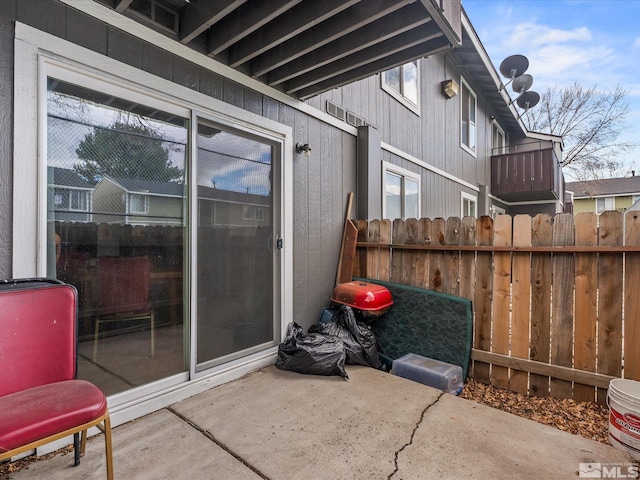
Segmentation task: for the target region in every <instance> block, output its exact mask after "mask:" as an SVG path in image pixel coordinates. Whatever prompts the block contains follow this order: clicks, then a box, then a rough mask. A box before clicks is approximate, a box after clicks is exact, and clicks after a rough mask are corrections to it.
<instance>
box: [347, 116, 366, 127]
mask: <svg viewBox="0 0 640 480" xmlns="http://www.w3.org/2000/svg"><path fill="white" fill-rule="evenodd" d="M347 123H348V124H349V125H353V126H354V127H359V126H361V125H366V123H367V122H365V121H364V118H362V117H359V116H357V115H356V114H355V113H353V112H347Z"/></svg>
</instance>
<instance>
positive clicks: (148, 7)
mask: <svg viewBox="0 0 640 480" xmlns="http://www.w3.org/2000/svg"><path fill="white" fill-rule="evenodd" d="M129 11H130V12H134V13H136V14H138V15H141V16H143V17H145V18H146V19H147V20H150V21H151V22H153V23H154V24H155V25H157V26H159V27H162V28H163V29H167V30H169V31H171V32H173V33H176V32H177V31H178V12H177V11H176V10H175V9H173V8H172V7H169V6H168V5H164V4H162V3H160V2H158V1H157V0H133V1H132V2H131V5H129Z"/></svg>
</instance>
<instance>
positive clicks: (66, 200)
mask: <svg viewBox="0 0 640 480" xmlns="http://www.w3.org/2000/svg"><path fill="white" fill-rule="evenodd" d="M53 198H54V205H55V208H56V210H69V211H76V212H88V211H89V192H87V191H85V190H73V189H67V188H55V189H54V197H53Z"/></svg>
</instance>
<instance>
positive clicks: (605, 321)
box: [597, 212, 624, 405]
mask: <svg viewBox="0 0 640 480" xmlns="http://www.w3.org/2000/svg"><path fill="white" fill-rule="evenodd" d="M623 221H624V217H623V216H622V214H621V213H620V212H604V213H603V214H602V215H600V218H599V223H600V227H599V232H598V243H599V245H600V246H609V247H611V246H620V245H622V244H623V240H624V239H623V233H622V232H623ZM622 268H623V254H622V253H600V254H599V255H598V290H599V297H598V346H597V355H598V360H597V371H598V373H603V374H606V375H612V376H614V377H621V376H622V355H621V352H622V285H623V284H622V278H623V269H622ZM606 401H607V390H606V389H604V388H598V403H600V404H602V405H604V404H605V403H606Z"/></svg>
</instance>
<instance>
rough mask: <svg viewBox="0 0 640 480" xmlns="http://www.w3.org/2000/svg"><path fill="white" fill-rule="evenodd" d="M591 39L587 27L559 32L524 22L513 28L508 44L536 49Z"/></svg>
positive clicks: (591, 36) (558, 30)
mask: <svg viewBox="0 0 640 480" xmlns="http://www.w3.org/2000/svg"><path fill="white" fill-rule="evenodd" d="M592 38H593V35H592V34H591V31H590V30H589V29H588V28H587V27H579V28H576V29H573V30H560V29H558V28H551V27H547V26H545V25H540V24H537V23H534V22H526V23H521V24H517V25H515V26H514V28H513V31H512V33H511V38H510V39H509V43H511V44H515V45H527V47H528V48H536V47H540V46H544V45H553V44H558V43H567V42H589V41H591V39H592Z"/></svg>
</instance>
